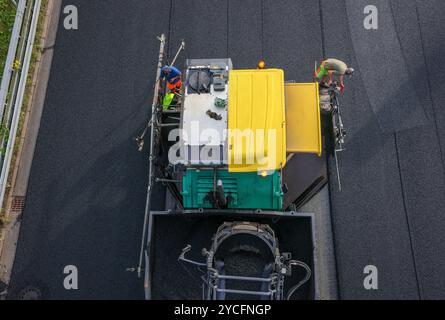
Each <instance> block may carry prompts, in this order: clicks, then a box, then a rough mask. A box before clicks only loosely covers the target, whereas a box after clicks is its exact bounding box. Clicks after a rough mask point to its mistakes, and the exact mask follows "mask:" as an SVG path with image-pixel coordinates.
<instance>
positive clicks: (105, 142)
mask: <svg viewBox="0 0 445 320" xmlns="http://www.w3.org/2000/svg"><path fill="white" fill-rule="evenodd" d="M68 4H74V5H76V6H77V7H78V9H79V30H75V31H73V30H71V31H69V30H65V29H64V28H63V24H62V23H59V30H58V36H57V42H56V45H55V51H54V60H53V65H52V71H51V77H50V80H49V84H48V93H47V97H46V102H45V107H44V112H43V117H42V123H41V128H40V133H39V136H38V141H37V147H36V151H35V155H34V161H33V166H32V170H31V177H30V183H29V190H28V195H27V199H26V206H25V210H24V214H23V219H22V227H21V234H20V238H19V243H18V250H17V255H16V261H15V264H14V269H13V274H12V283H11V290H10V297H11V298H14V297H15V295H17V293H18V292H19V291H20V290H21V289H22V288H24V287H27V286H35V287H38V288H40V289H41V290H42V293H43V297H44V298H53V299H55V298H60V299H78V298H84V299H90V298H96V299H106V298H114V299H118V298H122V299H138V298H143V290H142V283H141V281H140V280H138V279H137V278H136V276H135V274H134V273H130V272H127V271H126V268H129V267H135V266H136V264H137V260H138V254H139V242H140V235H141V226H142V220H143V212H144V205H145V191H146V184H147V171H148V166H147V154H146V153H144V154H141V153H139V152H138V151H137V148H136V145H135V143H134V142H133V141H132V139H133V138H134V137H135V136H136V135H137V134H138V133H139V130H140V129H141V128H142V127H143V125H144V123H145V120H146V118H147V116H148V114H149V106H150V100H151V96H152V91H153V84H154V80H155V79H154V77H155V64H156V61H157V53H158V49H159V43H158V41H157V40H156V36H157V35H159V34H161V33H165V34H166V35H167V37H168V39H169V47H168V51H169V52H170V54H171V55H172V54H174V52H175V51H176V48H177V46H179V41H180V40H181V39H185V41H186V52H185V54H184V55H182V56H181V57H180V59H179V60H178V62H177V65H179V66H181V65H183V62H184V59H185V58H186V57H187V58H224V57H230V58H232V60H233V63H234V67H235V68H254V67H255V65H256V62H257V61H258V60H259V59H261V58H264V59H265V60H266V62H267V65H268V67H274V68H283V69H284V70H285V77H286V79H287V80H296V81H299V82H307V81H311V78H312V74H313V68H314V61H320V60H321V59H322V58H323V57H336V58H339V59H342V60H344V61H347V62H348V64H350V65H351V66H352V67H354V68H355V69H356V74H355V76H354V77H353V78H352V79H347V83H346V86H347V88H346V91H345V94H344V96H343V97H342V99H341V103H342V111H343V121H344V123H345V126H346V127H347V129H348V131H349V135H348V137H347V139H346V148H347V150H346V151H344V152H342V153H341V154H339V166H340V172H341V178H342V187H343V188H342V191H341V192H340V191H339V190H338V187H337V183H336V174H335V170H334V162H333V161H332V159H330V160H329V169H330V172H331V183H330V193H331V208H332V215H331V216H332V225H333V231H334V247H335V254H336V264H337V273H338V286H339V295H340V298H343V299H384V298H390V299H404V298H405V299H419V298H422V299H429V298H433V299H437V298H442V299H443V298H445V291H444V290H443V288H444V287H445V278H444V277H443V276H442V273H443V271H444V270H445V257H444V252H445V233H444V232H443V229H444V228H445V214H444V209H443V208H445V179H444V177H445V172H444V165H445V162H444V156H443V154H444V152H445V141H443V140H444V138H445V109H444V108H443V107H442V106H443V105H445V82H444V81H443V79H442V74H441V73H442V72H441V71H442V70H445V61H444V59H443V56H444V54H445V52H444V51H445V49H444V48H443V47H442V46H441V44H442V43H445V35H444V33H443V30H444V27H445V2H443V1H441V0H431V1H421V0H419V1H414V0H392V1H383V0H374V1H372V4H374V5H375V6H376V7H377V8H378V10H379V13H378V14H379V29H377V30H366V29H365V28H364V26H363V19H364V17H365V15H364V14H363V8H364V6H366V5H368V4H371V3H368V1H361V0H360V1H357V0H343V1H341V0H338V1H330V0H319V1H304V0H294V1H291V0H274V1H272V0H263V1H260V0H247V1H235V0H190V1H179V0H171V1H154V0H152V1H146V0H137V1H136V0H134V1H122V0H109V1H98V0H91V1H82V0H70V1H64V5H68ZM62 19H63V15H62ZM158 200H159V202H162V201H161V199H158ZM71 264H72V265H75V266H77V268H78V270H79V289H78V290H65V289H64V288H63V278H64V274H63V268H64V267H65V266H66V265H71ZM366 265H375V266H376V267H377V268H378V271H379V273H378V276H379V278H378V289H377V290H365V289H364V287H363V279H364V276H365V275H364V274H363V269H364V267H365V266H366Z"/></svg>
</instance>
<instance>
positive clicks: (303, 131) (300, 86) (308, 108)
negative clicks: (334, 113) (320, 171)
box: [285, 83, 322, 156]
mask: <svg viewBox="0 0 445 320" xmlns="http://www.w3.org/2000/svg"><path fill="white" fill-rule="evenodd" d="M285 92H286V119H287V126H286V127H287V152H289V153H295V152H304V153H316V154H318V156H321V152H322V144H321V125H320V106H319V93H318V83H286V85H285Z"/></svg>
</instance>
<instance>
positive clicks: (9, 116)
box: [0, 0, 41, 205]
mask: <svg viewBox="0 0 445 320" xmlns="http://www.w3.org/2000/svg"><path fill="white" fill-rule="evenodd" d="M40 7H41V0H19V1H18V3H17V13H16V17H15V22H14V26H13V30H12V34H11V40H10V43H9V49H8V55H7V57H6V62H5V68H4V71H3V76H2V81H1V85H0V119H1V121H0V124H1V133H2V134H1V139H0V169H1V171H0V172H1V174H0V205H3V200H4V197H5V192H6V187H7V183H8V176H9V170H10V167H11V160H12V157H13V153H14V146H15V141H16V136H17V130H18V127H19V121H20V115H21V111H22V107H23V100H24V96H25V89H26V82H27V78H28V72H29V68H30V63H31V56H32V51H33V47H34V40H35V36H36V30H37V23H38V20H39V13H40Z"/></svg>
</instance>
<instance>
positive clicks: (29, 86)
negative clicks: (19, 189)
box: [0, 0, 49, 231]
mask: <svg viewBox="0 0 445 320" xmlns="http://www.w3.org/2000/svg"><path fill="white" fill-rule="evenodd" d="M48 1H49V0H42V4H41V7H40V13H39V21H38V23H37V29H36V37H35V40H34V47H33V51H32V55H31V62H30V68H29V72H28V75H27V79H26V89H25V95H24V97H23V107H22V110H21V113H20V118H19V124H18V128H17V138H16V140H15V145H14V151H13V155H12V159H11V166H10V170H9V174H8V182H7V186H6V192H5V200H4V202H3V204H2V209H1V211H0V231H1V228H2V226H3V225H4V224H6V223H7V222H8V217H7V211H6V204H7V203H8V199H9V197H10V196H11V192H12V185H11V182H12V179H13V172H14V168H15V166H16V162H17V161H18V160H19V159H18V154H19V150H20V149H21V145H22V142H23V139H21V137H22V134H23V129H24V123H25V116H26V113H27V112H28V108H29V107H30V99H31V98H32V92H33V83H32V81H33V77H34V73H35V71H36V70H35V69H36V62H37V59H39V57H40V54H41V50H42V47H41V46H42V35H43V32H44V30H43V27H44V22H45V12H46V8H47V6H48ZM3 2H5V3H6V2H11V1H10V0H0V3H3ZM5 5H6V4H5ZM13 8H14V6H13ZM0 10H1V7H0ZM14 17H15V8H14V14H13V17H12V23H14ZM8 41H9V40H8ZM8 45H9V43H8ZM7 50H8V49H7V48H6V51H7ZM5 57H6V54H5ZM3 61H4V59H3Z"/></svg>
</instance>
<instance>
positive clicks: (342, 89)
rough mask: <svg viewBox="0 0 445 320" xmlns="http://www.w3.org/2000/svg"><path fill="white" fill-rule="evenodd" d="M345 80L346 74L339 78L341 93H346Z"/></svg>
mask: <svg viewBox="0 0 445 320" xmlns="http://www.w3.org/2000/svg"><path fill="white" fill-rule="evenodd" d="M344 78H345V75H344V74H341V75H340V76H339V79H340V92H341V93H343V91H345V85H344V83H343V80H344Z"/></svg>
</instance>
